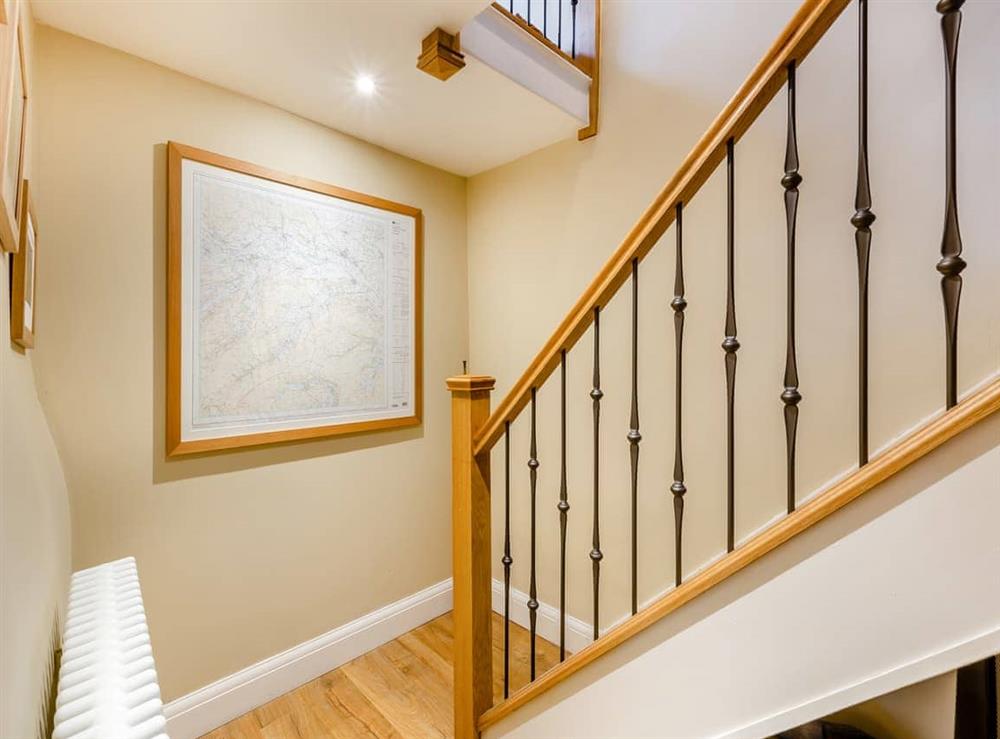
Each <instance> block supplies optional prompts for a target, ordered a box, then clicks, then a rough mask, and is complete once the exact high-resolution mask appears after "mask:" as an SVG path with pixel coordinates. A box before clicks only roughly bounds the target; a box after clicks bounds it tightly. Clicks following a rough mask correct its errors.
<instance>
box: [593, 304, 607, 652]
mask: <svg viewBox="0 0 1000 739" xmlns="http://www.w3.org/2000/svg"><path fill="white" fill-rule="evenodd" d="M590 397H591V400H593V406H594V537H593V542H592V549H591V550H590V561H591V562H593V565H594V639H595V640H596V639H597V636H598V633H599V628H600V627H599V625H598V624H599V618H598V614H599V612H600V609H599V605H600V599H599V597H598V596H599V594H600V587H599V586H600V581H601V560H602V559H604V555H603V554H602V553H601V529H600V479H601V475H600V472H601V466H600V464H601V458H600V429H601V398H603V397H604V393H603V392H601V308H600V306H596V307H595V308H594V387H593V388H592V389H591V391H590Z"/></svg>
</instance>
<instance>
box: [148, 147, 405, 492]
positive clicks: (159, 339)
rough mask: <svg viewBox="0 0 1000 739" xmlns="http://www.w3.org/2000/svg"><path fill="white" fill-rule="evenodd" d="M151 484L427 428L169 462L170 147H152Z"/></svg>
mask: <svg viewBox="0 0 1000 739" xmlns="http://www.w3.org/2000/svg"><path fill="white" fill-rule="evenodd" d="M152 154H153V187H152V192H153V244H152V247H153V284H152V285H151V290H150V294H151V297H152V300H153V310H152V315H153V325H152V335H153V366H152V368H151V369H152V373H153V397H152V403H153V428H152V429H151V435H150V437H151V438H150V443H151V444H152V445H153V483H154V484H157V483H162V482H171V481H173V480H184V479H187V478H191V477H203V476H207V475H217V474H224V473H227V472H238V471H240V470H247V469H253V468H255V467H268V466H270V465H276V464H284V463H286V462H298V461H300V460H304V459H313V458H315V457H327V456H331V455H336V454H347V453H350V452H356V451H360V450H363V449H373V448H376V447H380V446H385V445H388V444H397V443H399V442H403V441H412V440H413V439H419V438H421V437H423V435H424V431H423V426H422V425H421V426H416V427H411V428H403V429H389V430H384V431H377V432H371V431H367V432H363V433H358V434H348V435H345V436H340V437H336V438H330V439H306V440H302V441H290V442H283V443H278V444H268V445H264V446H260V447H254V448H247V449H242V450H229V451H221V452H205V453H202V454H191V455H186V456H184V457H180V458H177V459H167V454H166V328H167V311H166V308H167V146H166V144H165V143H163V144H156V145H155V146H153V152H152Z"/></svg>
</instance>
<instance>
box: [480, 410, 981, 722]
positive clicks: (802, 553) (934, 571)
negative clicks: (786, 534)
mask: <svg viewBox="0 0 1000 739" xmlns="http://www.w3.org/2000/svg"><path fill="white" fill-rule="evenodd" d="M998 517H1000V414H996V415H994V416H993V417H991V418H990V419H987V420H986V421H983V422H982V423H980V424H979V425H978V426H976V427H974V428H972V429H970V430H969V431H967V432H965V433H964V434H962V435H961V436H959V437H958V438H956V439H954V440H952V441H951V442H949V443H948V444H946V445H945V446H944V447H942V448H940V449H938V450H937V451H935V452H934V453H932V454H931V455H929V456H928V457H926V458H925V459H923V460H921V461H920V462H918V463H917V464H915V465H914V466H912V467H910V468H909V469H907V470H905V471H903V472H902V473H900V474H898V475H896V476H895V477H893V478H891V479H890V480H888V481H887V482H886V483H884V484H883V485H882V486H880V488H879V489H877V490H875V491H873V492H872V493H869V494H868V495H866V496H864V497H862V498H861V499H859V500H858V501H855V502H854V503H852V504H851V505H850V506H848V507H847V508H845V509H843V510H841V511H840V512H838V513H837V514H835V515H834V516H832V517H831V518H829V519H827V520H826V521H824V522H822V523H821V524H820V525H818V526H816V527H814V528H813V529H810V530H809V531H808V532H806V533H805V534H803V535H802V536H800V537H798V538H796V539H794V540H792V541H791V542H789V543H788V544H786V545H785V546H783V547H782V548H781V549H779V550H777V551H776V552H774V553H773V554H772V555H769V556H768V557H766V558H764V559H763V560H761V561H760V562H758V563H756V564H755V565H753V566H751V567H750V568H748V569H747V570H744V571H743V572H741V573H739V574H738V575H737V576H735V577H734V578H731V579H730V580H728V581H726V582H725V583H723V584H722V585H720V586H719V587H718V588H716V589H715V590H713V591H711V592H710V593H708V594H706V595H705V596H703V597H702V598H699V599H698V600H696V601H694V602H692V603H691V604H689V605H688V606H687V607H685V608H683V609H681V610H680V611H677V612H675V613H674V614H671V615H670V616H668V617H667V618H665V619H663V620H662V621H660V622H659V623H657V624H656V625H655V626H654V627H652V628H650V629H648V630H647V631H645V632H643V633H642V634H640V635H639V636H637V637H635V638H634V639H632V640H631V641H629V642H626V643H625V644H624V645H622V646H621V647H619V648H618V649H617V650H615V651H614V652H611V653H610V654H609V655H607V656H606V657H604V658H602V659H601V660H599V661H597V662H596V663H594V664H593V665H591V666H590V667H588V668H587V669H585V670H583V671H581V672H579V673H576V674H575V675H573V676H572V677H571V678H570V679H569V680H567V681H565V682H563V683H562V684H560V685H558V686H556V687H555V688H553V689H552V690H551V691H549V692H548V693H546V694H544V695H543V696H541V697H540V698H539V699H538V700H536V701H535V702H533V703H531V704H529V705H527V706H525V707H524V708H522V709H521V710H519V711H518V712H516V713H514V714H513V715H511V716H510V717H508V718H507V719H504V720H503V721H501V722H500V723H498V724H496V725H495V726H492V727H490V728H489V729H488V730H487V731H486V732H484V737H486V739H497V738H498V737H531V739H544V738H545V737H552V738H553V739H554V738H555V737H565V736H574V737H577V738H578V739H585V738H587V737H594V738H596V737H601V738H602V739H608V738H610V737H626V736H627V737H634V738H638V737H661V738H662V737H691V736H704V737H709V736H712V737H733V738H735V737H739V738H740V739H752V737H765V736H770V735H772V734H774V733H775V732H777V731H781V730H784V729H787V728H790V727H793V726H796V725H799V724H801V723H804V722H807V721H810V720H813V719H816V718H819V717H822V716H825V715H827V714H829V713H832V712H834V711H837V710H840V709H843V708H845V707H847V706H851V705H855V704H857V703H860V702H862V701H865V700H869V699H871V698H873V697H876V696H878V695H883V694H885V693H888V692H889V691H893V690H896V689H898V688H901V687H903V686H905V685H912V684H914V683H916V682H919V681H921V680H925V679H927V678H930V677H933V676H935V675H938V674H942V673H944V672H947V671H949V670H953V669H955V668H956V667H959V666H961V665H963V664H968V663H970V662H973V661H976V660H978V659H982V658H984V657H986V656H989V655H990V654H995V653H997V652H1000V588H997V587H996V583H997V572H998V571H1000V546H998V545H997V535H996V521H997V520H998Z"/></svg>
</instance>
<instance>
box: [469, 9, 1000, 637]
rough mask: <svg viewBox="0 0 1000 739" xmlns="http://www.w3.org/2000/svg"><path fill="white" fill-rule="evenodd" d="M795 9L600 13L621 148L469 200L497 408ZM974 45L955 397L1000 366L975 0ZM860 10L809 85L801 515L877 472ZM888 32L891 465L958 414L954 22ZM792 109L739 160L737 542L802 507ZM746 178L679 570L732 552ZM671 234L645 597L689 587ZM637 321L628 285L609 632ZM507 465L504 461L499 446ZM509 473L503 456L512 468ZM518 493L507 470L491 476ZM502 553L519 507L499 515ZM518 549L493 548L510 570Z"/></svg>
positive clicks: (802, 117) (706, 298)
mask: <svg viewBox="0 0 1000 739" xmlns="http://www.w3.org/2000/svg"><path fill="white" fill-rule="evenodd" d="M795 6H796V3H793V2H770V3H764V2H755V3H745V2H715V3H644V2H613V3H606V4H605V6H604V16H603V17H604V32H605V36H604V50H605V57H604V60H603V65H602V100H601V131H600V133H599V134H598V135H597V136H596V137H595V138H594V139H592V140H590V141H587V142H584V143H578V142H576V141H567V142H564V143H560V144H557V145H554V146H552V147H549V148H547V149H545V150H542V151H540V152H537V153H535V154H532V155H530V156H527V157H525V158H523V159H521V160H519V161H516V162H513V163H511V164H508V165H505V166H503V167H500V168H498V169H496V170H493V171H491V172H487V173H484V174H482V175H478V176H476V177H473V178H471V179H470V181H469V205H468V208H469V226H468V233H469V285H470V288H469V294H470V306H469V309H470V354H471V357H470V358H471V368H472V371H474V372H476V373H483V374H493V375H495V376H496V377H497V394H496V398H495V402H498V401H499V399H500V398H501V397H502V395H503V393H505V392H506V391H507V390H508V389H509V388H510V387H511V385H512V384H513V383H514V381H515V380H516V379H517V377H518V376H519V374H520V373H521V372H522V371H523V370H524V368H525V367H526V366H527V364H528V362H529V361H530V360H531V358H532V357H533V356H534V354H535V352H537V351H538V350H539V349H540V348H541V346H542V344H543V343H544V341H545V340H546V339H547V338H548V336H549V334H550V332H551V331H552V330H553V329H554V327H555V326H556V325H557V323H558V322H559V321H560V320H561V319H562V317H563V316H564V315H565V313H566V311H567V310H568V309H569V307H570V306H571V305H572V303H573V302H574V301H575V299H576V298H577V297H578V296H579V294H580V292H581V291H582V290H583V289H584V287H585V286H586V285H587V284H588V283H589V282H590V280H591V279H592V277H593V276H594V275H595V274H596V272H597V270H598V269H599V267H600V266H601V264H603V262H604V261H605V260H606V259H607V258H608V256H609V255H610V254H611V252H612V251H613V249H614V248H615V247H616V246H617V245H618V244H619V243H620V240H621V239H622V237H623V236H624V235H625V234H626V233H627V231H628V230H629V228H630V227H631V226H632V224H633V223H634V222H635V219H636V218H637V217H638V216H639V215H640V214H641V212H642V210H643V209H644V208H645V207H646V206H647V205H648V203H649V202H650V201H651V200H652V198H653V196H654V194H655V193H656V192H657V191H658V190H659V188H661V187H662V186H663V184H664V183H665V182H666V181H667V180H668V178H669V177H670V175H671V174H672V173H673V172H674V170H675V169H676V167H677V166H678V165H679V164H680V162H681V161H682V159H683V157H684V156H685V155H686V154H687V152H688V151H689V150H690V148H691V147H692V146H693V144H694V142H695V141H696V140H697V139H698V138H699V137H700V135H701V134H702V133H703V132H704V130H705V129H706V128H707V127H708V125H709V123H710V122H711V120H712V119H713V118H714V116H715V115H716V114H717V112H718V111H719V110H720V109H721V108H722V106H723V104H724V103H725V101H726V100H727V99H728V97H729V96H730V95H731V94H732V92H733V91H734V90H735V89H736V88H737V87H738V86H739V84H740V83H741V82H742V80H743V79H744V78H745V76H746V74H747V73H748V72H749V70H750V69H751V68H752V66H753V65H754V64H755V63H756V61H757V59H759V57H760V56H761V55H762V54H763V53H764V51H765V50H766V48H767V47H768V46H769V45H770V43H771V41H772V40H773V39H774V38H775V37H776V35H777V34H778V32H779V30H780V29H781V28H782V27H783V25H784V24H785V23H786V22H787V20H788V19H789V18H790V17H791V16H792V14H793V12H794V8H795ZM965 14H966V17H967V18H969V19H972V18H974V19H975V20H974V21H972V20H970V21H969V22H967V23H966V24H965V25H964V26H963V28H962V42H961V43H962V46H961V64H960V95H961V112H960V117H959V135H960V137H961V144H960V147H959V172H960V200H961V219H962V233H963V237H964V240H965V245H966V251H965V256H966V259H967V260H968V263H969V267H968V269H967V270H966V273H965V278H966V281H965V289H964V293H963V296H962V309H961V310H962V313H961V332H960V349H961V362H960V379H961V388H962V390H963V391H964V390H967V389H968V388H970V387H971V386H973V385H974V384H976V383H977V382H979V381H980V380H982V379H983V378H984V377H985V376H986V375H988V374H990V373H993V372H996V371H997V369H998V366H1000V331H998V324H1000V294H998V292H997V290H996V287H995V286H996V285H997V284H998V283H1000V250H998V249H996V248H995V244H996V236H995V234H996V233H997V232H998V231H1000V209H997V208H996V192H997V190H996V176H995V173H996V172H997V171H998V169H1000V145H998V143H997V137H996V136H995V126H996V113H997V110H996V104H995V103H996V101H995V96H993V99H992V100H991V98H990V96H988V95H984V94H982V93H983V91H986V90H992V89H995V80H994V77H995V70H996V60H995V58H993V57H994V54H995V52H994V49H995V39H996V37H997V34H1000V5H997V4H994V3H987V2H976V3H969V4H967V5H966V8H965ZM856 17H857V16H856V9H855V8H853V7H852V8H850V9H849V10H848V11H846V12H845V13H844V15H843V16H841V18H840V19H839V20H838V21H837V23H836V24H835V25H834V27H833V29H832V30H831V32H830V34H829V35H828V36H827V37H826V38H824V39H823V40H822V42H821V43H820V44H819V46H818V47H817V49H816V50H815V52H814V53H813V55H812V56H810V57H809V59H808V60H806V62H805V63H804V64H803V66H802V68H801V70H800V73H799V78H798V83H799V85H798V91H799V95H798V117H799V149H800V158H801V173H802V175H803V177H804V182H803V184H802V186H801V188H800V189H801V193H802V194H801V201H800V208H799V231H798V245H799V246H798V255H799V270H798V279H799V282H798V289H799V300H798V349H799V354H798V356H799V372H800V377H801V388H802V394H803V396H804V400H803V401H802V404H801V406H800V411H801V416H800V424H799V437H798V438H799V471H798V484H799V490H800V491H801V493H802V494H806V493H807V492H809V491H812V490H814V489H816V488H817V487H818V486H820V485H821V484H823V483H824V482H825V481H827V480H829V479H830V478H831V477H834V476H836V475H839V474H840V473H842V472H843V471H845V470H847V469H849V468H850V467H851V466H852V465H853V464H854V463H855V461H856V459H857V457H856V454H857V452H856V438H857V437H856V417H857V416H856V413H857V411H856V408H857V405H856V404H857V393H856V387H857V385H856V382H857V380H856V372H857V370H856V366H857V365H856V362H857V349H856V346H857V344H856V341H857V339H856V328H855V327H856V320H857V319H856V315H857V314H856V302H855V301H856V297H855V295H856V286H855V285H856V279H857V278H856V261H855V247H854V239H853V228H852V227H851V225H850V223H849V217H850V215H851V213H852V212H853V198H854V183H855V171H856V134H855V131H856V125H857V124H856V115H857V108H856V100H857V98H856V79H857V78H856V43H857V41H856ZM870 23H871V32H870V34H871V36H870V38H871V41H870V44H871V93H870V95H871V113H870V115H871V122H870V126H871V133H870V136H871V141H870V149H871V176H872V188H873V192H874V211H875V213H876V214H877V217H878V220H877V221H876V223H875V225H874V228H873V230H874V245H873V250H872V255H873V256H872V267H871V284H872V287H871V291H872V292H871V368H872V371H871V407H870V409H871V448H872V450H873V451H874V450H875V449H877V448H878V447H880V446H882V445H884V444H886V443H887V442H888V441H889V440H890V439H892V438H893V437H894V436H895V435H897V434H899V433H900V432H902V431H904V430H906V429H908V428H910V427H912V426H913V425H915V424H916V423H917V422H918V421H919V420H920V419H922V418H924V417H926V416H927V415H929V414H931V413H933V412H935V411H937V410H938V409H939V408H941V407H942V405H943V402H944V384H943V383H944V375H943V344H944V336H943V319H942V307H941V295H940V287H939V277H940V276H939V275H938V273H937V272H936V271H935V264H936V262H937V260H938V259H939V258H940V253H939V249H940V239H941V226H942V219H943V202H944V192H943V176H944V159H943V140H944V115H943V97H944V91H943V80H944V74H943V70H942V59H941V56H942V53H941V39H940V26H939V18H938V17H937V15H936V14H935V13H934V12H933V8H928V7H926V6H924V5H922V4H920V3H881V4H879V3H875V4H873V5H872V7H871V9H870ZM785 110H786V107H785V99H784V96H783V95H780V96H779V97H778V98H777V99H776V100H775V102H774V103H772V105H771V106H770V107H769V108H768V109H767V110H766V112H765V113H764V115H763V116H762V118H761V119H760V120H759V121H758V124H757V125H756V126H755V127H754V128H753V130H751V131H750V132H749V134H748V135H747V136H746V137H745V138H744V139H743V140H742V141H740V142H739V143H738V145H737V147H736V251H737V257H736V262H737V265H736V300H737V323H738V328H739V339H740V341H741V343H742V348H741V349H740V351H739V355H738V356H739V359H738V370H737V382H736V385H737V389H736V393H737V401H736V416H737V421H736V436H737V451H736V477H737V483H736V486H737V493H736V495H737V504H736V506H737V512H736V523H737V537H738V538H740V537H744V536H747V535H749V534H750V533H752V532H753V531H755V530H756V529H758V528H759V527H761V526H763V525H765V524H766V523H767V522H768V521H769V520H771V519H772V518H773V517H774V516H777V515H780V514H781V513H782V511H783V510H784V505H785V485H784V459H785V441H784V429H783V423H782V413H781V409H782V405H781V403H780V401H779V394H780V392H781V389H782V371H783V364H784V353H785V347H784V341H785V336H784V332H785V317H784V310H785V303H784V301H785V292H784V275H785V257H784V250H785V243H784V242H785V225H784V212H783V204H782V190H781V188H780V185H779V180H780V177H781V174H782V171H783V158H784V145H785V139H784V132H785ZM725 197H726V191H725V168H724V167H723V168H722V169H720V170H719V171H718V172H716V174H715V175H714V176H713V177H712V179H711V180H710V181H709V182H708V183H707V185H706V186H705V187H704V188H703V189H702V191H701V193H700V194H699V195H698V197H697V198H696V199H695V200H694V201H693V202H692V203H691V204H690V206H688V208H687V210H686V212H685V219H684V235H685V276H686V280H687V300H688V305H689V307H688V309H687V324H686V329H685V339H684V352H685V354H684V363H685V364H684V367H685V376H684V399H685V403H686V409H685V417H684V444H685V450H684V459H685V463H686V465H685V466H686V472H687V488H688V493H687V496H686V509H685V519H684V522H685V535H684V569H685V571H686V572H687V573H691V572H692V571H693V570H695V569H696V568H698V567H700V566H702V565H704V564H705V563H706V562H707V561H709V560H710V559H712V558H714V557H716V556H718V555H719V554H721V553H722V552H723V551H724V548H725V518H726V513H725V489H726V470H725V442H724V439H725V375H724V368H723V352H722V350H721V349H720V346H719V345H720V342H721V340H722V337H723V325H724V315H725V261H724V260H725V231H724V229H725V213H726V210H725V208H726V205H725V202H726V201H725ZM674 238H675V236H674V231H673V229H671V230H670V231H668V233H667V234H666V235H665V236H664V238H663V241H662V243H661V244H660V245H659V246H658V247H657V248H656V249H654V251H653V252H652V254H651V255H650V257H649V258H648V259H647V260H646V261H645V262H643V264H642V265H641V268H640V299H639V300H640V338H639V341H640V349H639V355H640V377H639V396H640V421H641V432H642V436H643V440H642V443H641V452H640V471H639V488H640V489H639V496H640V517H639V541H640V545H639V550H640V553H639V561H640V572H639V600H640V603H641V602H642V601H644V600H646V599H649V598H652V597H653V596H655V595H656V594H658V593H659V592H661V591H662V590H663V589H664V588H666V587H668V586H669V585H671V584H672V581H673V569H674V556H673V525H674V523H673V510H672V498H671V494H670V493H669V486H670V483H671V481H672V466H673V444H674V433H673V425H672V424H673V412H674V411H673V397H672V392H673V387H674V379H675V378H674V368H673V325H672V317H671V316H672V313H671V311H670V308H669V301H670V299H671V297H672V294H673V272H674V265H673V260H674V247H673V244H674ZM630 308H631V298H630V295H629V291H628V289H627V286H626V289H625V290H623V291H622V292H621V293H619V295H618V297H617V298H616V299H615V300H614V301H613V302H612V303H611V304H610V305H609V306H608V307H607V308H606V310H605V312H604V314H603V316H602V381H603V389H604V393H605V395H604V401H603V409H602V442H601V443H602V447H601V448H602V455H603V457H602V465H603V467H602V488H601V489H602V493H601V495H602V513H601V537H602V549H603V550H604V555H605V556H604V560H603V563H602V570H601V572H602V575H601V578H602V579H601V583H602V585H601V588H602V593H601V599H602V600H601V602H602V626H607V625H608V624H610V623H611V622H612V621H614V620H616V619H618V618H620V617H623V616H625V615H627V612H628V607H629V583H630V572H629V570H630V567H629V563H630V554H629V552H630V544H629V530H630V525H629V502H628V501H629V482H628V465H629V462H628V444H627V442H626V438H625V435H626V432H627V430H628V422H629V392H630V376H629V365H630V348H629V338H630V333H629V332H630V328H629V320H630ZM592 351H593V350H592V339H591V334H590V333H588V334H587V335H585V336H584V337H583V338H582V339H581V340H580V342H579V344H577V347H576V349H575V350H574V351H572V352H570V354H569V357H568V374H569V385H568V387H569V390H568V394H569V401H568V402H569V408H568V418H569V423H568V426H569V435H570V449H569V498H570V504H571V510H570V513H569V534H568V537H569V542H568V551H569V558H570V563H569V574H568V578H569V605H570V611H571V612H572V614H573V615H575V616H577V617H580V618H582V619H584V620H587V621H589V620H590V619H591V606H590V597H591V585H590V583H591V563H590V560H589V558H588V556H587V553H588V551H589V550H590V546H591V544H590V539H591V518H592V517H591V505H592V503H591V494H592V493H591V485H592V482H591V474H592V473H591V469H592V462H591V460H592V454H591V441H590V438H591V419H590V414H591V403H590V398H589V397H588V395H587V393H588V391H589V389H590V384H591V383H590V371H591V369H590V368H591V361H592V360H591V357H592ZM558 393H559V388H558V375H555V376H553V378H552V379H551V380H550V381H549V383H548V384H547V385H545V386H544V387H543V388H542V389H541V390H540V391H539V393H538V429H539V431H538V433H539V458H540V461H541V467H540V470H539V478H538V485H539V487H538V490H539V492H538V515H539V530H538V531H539V533H538V540H539V547H540V548H539V552H538V566H539V584H538V588H539V591H538V592H539V598H540V599H541V600H542V601H545V602H548V603H558V583H559V573H558V561H559V559H558V556H559V555H558V548H557V546H556V542H558V540H559V528H558V520H559V519H558V513H557V510H556V502H557V500H558V489H559V463H558V460H559V446H558V445H559V439H558V415H557V414H558V403H559V395H558ZM527 415H528V414H524V415H523V416H522V417H521V418H520V419H519V420H518V421H517V422H516V423H515V424H514V425H513V428H512V443H513V452H512V459H513V468H514V474H515V478H514V484H513V488H512V496H513V499H514V500H513V503H512V509H513V512H512V518H513V522H512V526H513V528H514V532H515V533H514V543H513V558H514V584H515V585H516V586H517V587H519V588H521V589H522V590H527V580H528V566H527V562H528V559H527V551H528V538H527V532H528V491H527V469H526V467H525V462H526V461H527V458H528V419H527ZM499 447H502V444H501V445H499ZM496 454H497V455H500V454H502V452H501V451H497V452H496ZM493 470H494V490H502V489H503V488H502V477H501V476H502V471H503V464H502V458H501V457H500V456H496V457H495V458H494V466H493ZM494 504H495V507H494V509H493V511H494V531H495V532H498V531H501V529H499V528H498V526H500V525H501V524H500V520H501V519H500V516H502V508H501V507H500V506H501V504H502V498H501V496H498V495H497V496H495V497H494ZM501 544H502V537H501V536H500V535H499V534H497V533H495V534H494V547H495V560H494V561H495V562H496V563H497V566H496V567H495V569H494V574H495V575H497V576H499V575H500V568H499V560H500V546H501Z"/></svg>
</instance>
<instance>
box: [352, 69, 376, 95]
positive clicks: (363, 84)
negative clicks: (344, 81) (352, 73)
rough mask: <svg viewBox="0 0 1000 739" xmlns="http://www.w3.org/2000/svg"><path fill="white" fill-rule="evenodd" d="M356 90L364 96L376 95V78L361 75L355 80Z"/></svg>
mask: <svg viewBox="0 0 1000 739" xmlns="http://www.w3.org/2000/svg"><path fill="white" fill-rule="evenodd" d="M354 88H355V89H356V90H357V91H358V92H360V93H361V94H362V95H365V96H367V97H371V96H372V95H374V94H375V78H374V77H372V76H371V75H370V74H359V75H358V76H357V78H355V80H354Z"/></svg>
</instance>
